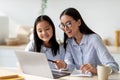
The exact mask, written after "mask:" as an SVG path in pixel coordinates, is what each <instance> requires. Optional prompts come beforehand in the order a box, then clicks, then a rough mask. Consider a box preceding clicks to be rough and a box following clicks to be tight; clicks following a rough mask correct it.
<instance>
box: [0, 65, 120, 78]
mask: <svg viewBox="0 0 120 80" xmlns="http://www.w3.org/2000/svg"><path fill="white" fill-rule="evenodd" d="M0 69H5V70H10V71H13V72H16V73H18V74H20V75H22V76H23V77H24V78H25V80H98V79H97V76H93V77H72V76H66V77H62V78H59V79H49V78H45V77H38V76H33V75H27V74H21V72H20V71H19V70H18V69H17V68H10V67H0ZM108 80H120V73H115V74H111V75H110V76H109V79H108Z"/></svg>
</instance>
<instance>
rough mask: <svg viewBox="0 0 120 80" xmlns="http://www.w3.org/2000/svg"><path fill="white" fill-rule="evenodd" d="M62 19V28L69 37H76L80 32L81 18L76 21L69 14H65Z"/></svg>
mask: <svg viewBox="0 0 120 80" xmlns="http://www.w3.org/2000/svg"><path fill="white" fill-rule="evenodd" d="M60 20H61V25H60V28H61V29H62V30H63V31H64V32H65V33H66V34H67V36H68V37H75V36H76V35H77V34H78V33H79V32H80V31H79V27H80V25H81V22H80V20H78V21H76V20H74V19H73V18H72V17H71V16H68V15H63V16H62V17H61V19H60Z"/></svg>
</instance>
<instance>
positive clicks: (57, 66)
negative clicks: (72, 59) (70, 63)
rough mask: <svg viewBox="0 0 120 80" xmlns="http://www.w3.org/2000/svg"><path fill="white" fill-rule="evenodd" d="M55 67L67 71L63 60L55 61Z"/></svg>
mask: <svg viewBox="0 0 120 80" xmlns="http://www.w3.org/2000/svg"><path fill="white" fill-rule="evenodd" d="M55 66H56V68H57V69H65V68H66V66H67V64H66V63H65V62H64V61H63V60H55Z"/></svg>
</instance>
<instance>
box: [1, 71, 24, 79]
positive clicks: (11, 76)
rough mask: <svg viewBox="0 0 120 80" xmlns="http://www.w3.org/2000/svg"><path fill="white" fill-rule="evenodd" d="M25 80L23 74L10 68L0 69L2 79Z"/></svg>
mask: <svg viewBox="0 0 120 80" xmlns="http://www.w3.org/2000/svg"><path fill="white" fill-rule="evenodd" d="M11 79H12V80H24V77H23V76H20V75H19V74H18V73H15V72H12V71H9V70H0V80H11Z"/></svg>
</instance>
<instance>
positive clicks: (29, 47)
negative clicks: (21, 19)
mask: <svg viewBox="0 0 120 80" xmlns="http://www.w3.org/2000/svg"><path fill="white" fill-rule="evenodd" d="M25 51H34V41H33V40H32V41H30V42H29V44H28V45H27V47H26V48H25ZM41 53H44V54H45V55H46V57H47V59H51V60H64V56H65V50H64V48H63V46H62V45H60V46H59V51H58V52H57V55H56V56H53V54H52V51H51V48H47V47H45V46H43V45H42V46H41ZM49 65H50V68H51V69H54V68H55V65H54V64H53V63H51V62H49Z"/></svg>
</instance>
